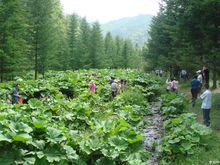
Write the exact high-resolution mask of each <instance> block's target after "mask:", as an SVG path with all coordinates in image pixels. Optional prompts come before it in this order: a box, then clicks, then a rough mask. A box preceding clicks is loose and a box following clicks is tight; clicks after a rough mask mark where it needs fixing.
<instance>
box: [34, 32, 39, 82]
mask: <svg viewBox="0 0 220 165" xmlns="http://www.w3.org/2000/svg"><path fill="white" fill-rule="evenodd" d="M35 37H36V38H35V68H34V70H35V76H34V78H35V80H37V77H38V59H37V57H38V29H37V30H36V36H35Z"/></svg>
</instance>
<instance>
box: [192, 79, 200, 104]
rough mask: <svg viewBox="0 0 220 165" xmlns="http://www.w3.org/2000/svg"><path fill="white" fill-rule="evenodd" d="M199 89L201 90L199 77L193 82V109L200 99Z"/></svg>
mask: <svg viewBox="0 0 220 165" xmlns="http://www.w3.org/2000/svg"><path fill="white" fill-rule="evenodd" d="M199 88H200V82H199V80H198V79H197V76H194V77H193V79H192V81H191V95H192V107H194V106H195V103H196V99H197V97H198V92H199Z"/></svg>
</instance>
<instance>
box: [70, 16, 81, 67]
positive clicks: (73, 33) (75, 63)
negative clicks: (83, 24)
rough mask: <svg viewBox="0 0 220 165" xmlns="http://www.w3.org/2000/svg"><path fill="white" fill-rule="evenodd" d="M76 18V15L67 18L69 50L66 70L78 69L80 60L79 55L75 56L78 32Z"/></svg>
mask: <svg viewBox="0 0 220 165" xmlns="http://www.w3.org/2000/svg"><path fill="white" fill-rule="evenodd" d="M78 28H79V25H78V16H77V15H76V14H72V15H71V16H69V28H68V48H69V55H68V60H69V64H68V66H69V67H68V68H69V69H72V68H74V69H76V68H78V67H79V64H80V59H79V55H78V54H77V46H79V45H78V44H77V42H78V39H77V37H78V36H77V32H78Z"/></svg>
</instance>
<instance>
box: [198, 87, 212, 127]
mask: <svg viewBox="0 0 220 165" xmlns="http://www.w3.org/2000/svg"><path fill="white" fill-rule="evenodd" d="M205 88H206V90H205V91H204V92H203V94H202V95H201V96H200V98H201V99H202V106H201V109H202V111H203V120H204V124H205V125H206V126H207V127H209V126H210V110H211V106H212V94H211V91H210V90H209V85H208V84H206V85H205Z"/></svg>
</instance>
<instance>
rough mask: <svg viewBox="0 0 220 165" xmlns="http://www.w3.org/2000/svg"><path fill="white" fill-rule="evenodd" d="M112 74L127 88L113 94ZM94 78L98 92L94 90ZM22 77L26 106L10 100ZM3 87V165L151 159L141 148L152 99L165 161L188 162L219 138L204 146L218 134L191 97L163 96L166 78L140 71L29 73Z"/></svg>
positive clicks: (137, 164) (123, 164)
mask: <svg viewBox="0 0 220 165" xmlns="http://www.w3.org/2000/svg"><path fill="white" fill-rule="evenodd" d="M111 76H114V77H116V78H118V79H125V80H127V85H126V89H125V91H124V92H121V93H120V94H118V95H117V97H116V98H114V99H113V98H111V90H110V85H109V80H110V77H111ZM90 79H92V80H94V82H95V84H96V86H97V92H96V93H95V94H94V93H93V94H92V93H90V92H89V88H88V82H89V80H90ZM18 82H19V83H20V85H21V95H22V96H23V98H24V104H22V105H8V104H6V103H5V95H6V94H8V93H11V92H12V90H13V85H15V84H16V83H18ZM0 89H1V90H0V111H1V113H0V162H2V163H3V164H5V165H7V164H36V165H38V164H39V165H44V164H45V165H47V164H62V165H65V164H75V165H77V164H78V165H84V164H85V165H87V164H89V165H90V164H92V165H93V164H95V165H103V164H109V165H114V164H116V165H127V164H129V165H142V164H146V162H147V160H148V159H150V158H151V157H152V155H154V151H153V150H152V149H145V148H144V144H143V141H144V139H143V137H144V136H143V128H144V126H146V125H147V124H152V123H151V122H150V121H146V120H144V116H146V115H151V113H152V111H151V110H150V105H149V102H155V101H157V102H158V101H160V102H161V107H160V113H161V115H162V117H163V120H164V136H163V138H162V141H161V144H160V148H161V155H160V158H161V163H162V164H169V163H170V162H174V164H181V163H182V162H185V163H188V162H192V161H190V160H191V159H192V160H195V158H194V157H195V155H197V156H198V153H203V151H208V150H209V152H210V153H212V152H213V151H216V152H218V150H217V149H216V150H211V148H212V147H214V143H212V144H210V145H206V144H207V143H206V142H207V141H208V140H207V139H210V141H211V139H215V138H216V137H218V134H216V135H215V134H211V131H210V129H209V128H207V127H205V126H203V125H201V124H199V123H198V122H197V120H196V116H195V114H193V113H189V111H188V109H187V105H188V102H187V99H186V97H184V96H183V95H180V94H175V93H169V94H163V95H162V96H161V94H162V93H163V91H164V90H163V87H162V79H161V78H158V77H155V76H153V75H150V74H145V73H142V72H139V71H137V70H89V71H88V70H80V71H75V72H72V71H66V72H48V73H47V74H46V75H45V79H40V80H37V81H33V80H29V79H28V77H26V76H24V77H22V78H18V80H17V81H16V82H8V83H3V84H0ZM217 102H218V101H217ZM158 115H159V114H158ZM145 128H146V127H145ZM155 147H156V146H155ZM213 155H214V154H213ZM186 157H189V158H190V159H185V158H186ZM197 162H199V161H197ZM195 164H196V162H195Z"/></svg>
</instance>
